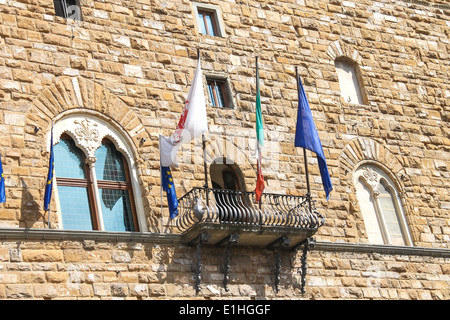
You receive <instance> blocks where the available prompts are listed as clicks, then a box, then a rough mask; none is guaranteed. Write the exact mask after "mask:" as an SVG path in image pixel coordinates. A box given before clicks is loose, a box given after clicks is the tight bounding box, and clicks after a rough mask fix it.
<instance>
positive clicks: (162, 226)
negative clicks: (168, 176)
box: [159, 135, 164, 233]
mask: <svg viewBox="0 0 450 320" xmlns="http://www.w3.org/2000/svg"><path fill="white" fill-rule="evenodd" d="M159 150H160V151H159V175H160V185H161V233H162V232H163V228H164V217H163V185H162V179H163V176H162V162H161V135H159Z"/></svg>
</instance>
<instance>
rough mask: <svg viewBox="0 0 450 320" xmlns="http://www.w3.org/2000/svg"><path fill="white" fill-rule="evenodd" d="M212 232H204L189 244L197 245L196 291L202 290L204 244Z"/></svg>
mask: <svg viewBox="0 0 450 320" xmlns="http://www.w3.org/2000/svg"><path fill="white" fill-rule="evenodd" d="M210 236H211V235H210V234H209V233H207V232H203V233H202V234H200V235H199V236H198V237H196V238H195V239H193V240H192V241H190V242H189V244H188V245H189V246H195V247H196V251H195V270H194V272H195V292H196V293H197V294H198V293H199V292H200V282H201V280H202V244H203V243H206V242H208V240H209V238H210Z"/></svg>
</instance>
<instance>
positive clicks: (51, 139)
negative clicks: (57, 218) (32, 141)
mask: <svg viewBox="0 0 450 320" xmlns="http://www.w3.org/2000/svg"><path fill="white" fill-rule="evenodd" d="M52 144H53V120H52V128H51V131H50V157H51V156H52V154H51V153H52V147H53V146H52ZM50 165H51V164H50ZM52 180H53V174H52ZM52 189H53V186H52ZM51 199H52V196H51V193H50V200H49V202H48V210H47V212H48V215H47V228H48V229H50V215H51V213H52V211H51V208H50V206H51Z"/></svg>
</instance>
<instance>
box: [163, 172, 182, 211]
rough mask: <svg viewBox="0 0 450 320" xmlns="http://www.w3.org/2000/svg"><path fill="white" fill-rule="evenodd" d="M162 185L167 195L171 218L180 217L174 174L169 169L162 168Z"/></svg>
mask: <svg viewBox="0 0 450 320" xmlns="http://www.w3.org/2000/svg"><path fill="white" fill-rule="evenodd" d="M161 184H162V187H163V190H164V191H165V192H166V193H167V202H168V203H169V212H170V218H171V219H173V218H175V217H176V216H177V215H178V199H177V193H176V192H175V185H174V183H173V178H172V172H170V168H169V167H161Z"/></svg>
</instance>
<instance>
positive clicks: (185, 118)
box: [159, 57, 208, 167]
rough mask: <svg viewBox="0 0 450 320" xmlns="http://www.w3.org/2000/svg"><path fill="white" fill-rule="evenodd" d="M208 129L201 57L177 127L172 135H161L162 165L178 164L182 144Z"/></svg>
mask: <svg viewBox="0 0 450 320" xmlns="http://www.w3.org/2000/svg"><path fill="white" fill-rule="evenodd" d="M206 131H208V121H207V118H206V102H205V93H204V91H203V81H202V68H201V62H200V57H199V58H198V63H197V68H196V70H195V75H194V79H193V81H192V84H191V88H190V89H189V93H188V96H187V99H186V102H185V105H184V108H183V112H182V113H181V117H180V120H179V121H178V125H177V128H176V129H175V132H174V133H173V134H172V136H171V137H164V136H161V140H160V147H159V148H160V154H161V166H163V167H169V166H171V165H172V164H175V165H177V161H176V154H177V151H178V149H179V148H180V146H181V145H182V144H184V143H189V142H190V141H192V140H193V139H195V138H197V137H199V136H200V135H202V134H203V133H204V132H206Z"/></svg>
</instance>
